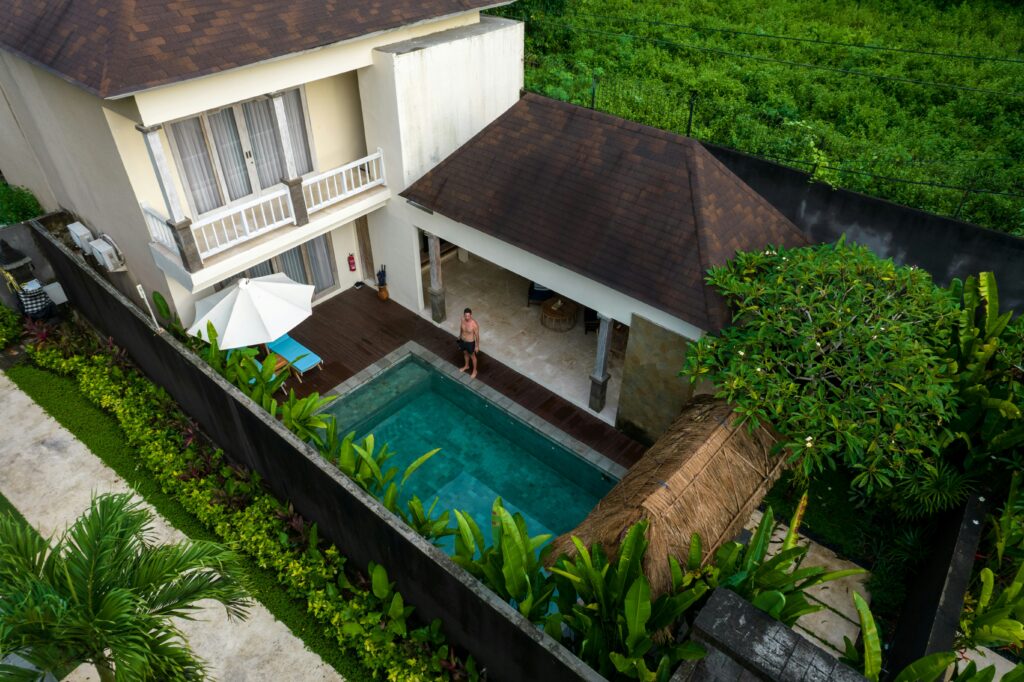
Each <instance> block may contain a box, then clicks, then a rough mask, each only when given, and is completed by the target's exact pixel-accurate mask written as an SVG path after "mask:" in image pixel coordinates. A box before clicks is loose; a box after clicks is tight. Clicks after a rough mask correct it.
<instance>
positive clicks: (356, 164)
mask: <svg viewBox="0 0 1024 682" xmlns="http://www.w3.org/2000/svg"><path fill="white" fill-rule="evenodd" d="M299 196H300V195H299V193H298V192H294V191H292V189H291V188H289V187H288V186H287V185H285V184H280V185H277V186H275V187H273V188H271V189H269V190H268V191H265V192H263V193H262V194H259V195H258V196H254V197H251V198H249V199H247V200H244V201H242V202H238V203H234V204H231V205H228V206H225V207H223V208H220V209H217V210H214V211H210V212H208V213H205V214H203V215H202V216H200V217H199V218H198V219H197V220H196V221H195V222H193V223H191V224H190V225H189V226H188V228H187V231H182V232H181V233H179V234H178V235H177V236H176V235H175V234H174V230H173V229H172V228H171V227H170V226H169V225H168V219H167V216H165V215H163V214H161V213H160V212H159V211H157V210H156V209H154V208H152V207H150V206H145V205H143V206H142V210H143V215H144V216H145V219H146V225H147V227H148V229H149V236H150V239H151V241H152V242H153V246H154V247H156V248H154V249H153V252H154V256H156V257H157V264H158V265H159V266H160V267H161V269H163V270H164V271H165V272H167V273H168V274H171V275H174V276H176V278H177V279H179V280H181V281H182V283H183V284H185V285H186V286H187V287H188V288H189V289H194V288H195V287H198V286H200V283H201V282H204V281H205V280H207V279H209V278H210V277H212V276H219V275H220V272H221V271H226V270H230V269H231V264H230V263H229V264H227V265H225V263H226V262H228V261H238V262H241V260H243V259H244V255H243V254H244V252H246V251H248V250H249V249H250V247H256V246H257V245H263V244H268V242H277V241H281V242H282V243H285V241H287V240H289V238H290V237H292V238H302V239H303V240H305V239H307V238H312V237H313V236H316V235H315V231H317V230H319V231H320V232H322V231H324V228H325V227H327V226H328V225H333V226H334V227H336V226H337V225H340V224H343V223H344V222H348V221H350V220H353V219H355V218H357V217H359V216H360V215H365V213H366V212H368V211H369V210H373V209H375V208H377V207H378V206H379V204H381V203H382V202H383V201H384V200H386V198H387V196H390V194H389V193H387V191H386V180H385V175H384V154H383V152H382V151H381V150H379V149H378V150H377V151H376V152H374V153H373V154H370V155H368V156H365V157H363V158H361V159H356V160H355V161H352V162H350V163H347V164H345V165H343V166H339V167H338V168H333V169H331V170H328V171H325V172H323V173H317V174H315V175H310V176H308V177H306V178H303V179H302V183H301V201H302V206H300V207H298V208H299V211H296V206H295V205H294V202H295V200H296V199H297V198H298V197H299ZM363 199H373V200H372V201H369V202H366V201H362V200H363ZM297 214H298V215H299V216H302V217H308V222H307V221H306V220H301V221H297V220H296V215H297ZM300 231H301V232H300ZM305 232H310V234H309V235H305V234H304V233H305ZM295 233H298V234H295ZM278 237H280V238H281V239H277V238H278ZM176 238H177V239H183V238H184V239H190V240H191V241H192V244H186V248H190V247H191V246H192V245H193V244H194V246H195V251H196V252H197V253H198V255H199V259H200V260H201V268H195V269H194V270H195V271H194V272H193V271H191V270H190V271H188V273H187V275H188V282H186V281H184V277H183V272H178V271H179V270H180V271H184V270H185V269H186V268H184V267H183V261H184V259H182V257H181V252H180V249H179V248H178V243H177V241H176ZM235 264H237V263H235ZM173 266H177V267H176V268H175V267H173ZM215 266H216V267H215ZM214 267H215V272H211V273H207V274H205V275H203V274H200V273H201V271H205V270H208V269H211V268H214ZM172 270H174V272H172ZM225 276H226V275H225Z"/></svg>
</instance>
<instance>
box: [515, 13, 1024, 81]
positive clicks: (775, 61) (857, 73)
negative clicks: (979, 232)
mask: <svg viewBox="0 0 1024 682" xmlns="http://www.w3.org/2000/svg"><path fill="white" fill-rule="evenodd" d="M530 21H536V20H535V19H531V20H530ZM559 25H560V26H562V27H564V28H567V29H569V30H570V31H577V32H580V33H592V34H595V35H604V36H608V37H611V38H634V39H636V40H646V41H647V42H650V43H657V44H661V45H668V46H671V47H677V48H681V49H684V50H697V51H699V52H710V53H713V54H721V55H726V56H729V57H740V58H741V59H753V60H755V61H759V62H767V63H770V64H782V65H784V66H799V67H802V68H805V69H817V70H819V71H829V72H832V73H841V74H844V75H848V76H860V77H862V78H874V79H877V80H887V81H894V82H897V83H911V84H914V85H924V86H929V87H935V88H946V89H949V90H960V91H964V92H978V93H982V94H986V95H999V96H1004V97H1024V92H1015V91H1006V92H1004V91H1000V90H989V89H987V88H972V87H970V86H967V85H954V84H952V83H937V82H934V81H922V80H917V79H916V78H902V77H900V76H884V75H882V74H877V73H870V72H867V71H856V70H853V69H841V68H839V67H836V66H822V65H820V64H807V63H804V62H794V61H791V60H788V59H774V58H772V57H762V56H760V55H754V54H747V53H745V52H733V51H731V50H723V49H721V48H716V47H703V46H700V45H690V44H688V43H679V42H675V41H672V40H665V39H663V38H649V37H647V36H638V35H636V34H634V33H612V32H610V31H602V30H600V29H594V28H582V27H579V26H571V25H569V24H559Z"/></svg>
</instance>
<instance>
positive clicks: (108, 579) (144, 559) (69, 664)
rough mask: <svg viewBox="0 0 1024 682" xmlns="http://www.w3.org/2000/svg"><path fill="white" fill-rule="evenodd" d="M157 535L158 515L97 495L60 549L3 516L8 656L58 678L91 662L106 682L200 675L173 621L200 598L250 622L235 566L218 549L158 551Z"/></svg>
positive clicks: (1, 564)
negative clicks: (155, 529)
mask: <svg viewBox="0 0 1024 682" xmlns="http://www.w3.org/2000/svg"><path fill="white" fill-rule="evenodd" d="M152 533H153V515H152V514H151V513H150V512H149V510H148V509H146V508H145V507H143V506H141V505H140V504H139V503H137V502H134V501H132V499H131V496H130V495H103V496H100V497H94V498H93V500H92V503H91V504H90V507H89V509H88V510H87V511H86V512H85V513H84V514H82V516H80V517H79V518H78V519H77V520H76V521H75V522H74V523H72V524H71V526H70V527H68V529H67V530H65V531H64V533H63V534H61V535H60V537H58V538H57V539H56V540H55V541H51V540H46V539H44V538H42V537H40V536H39V535H38V534H37V533H36V532H35V530H33V529H32V528H31V527H29V526H28V525H27V524H26V523H25V522H24V521H23V520H21V519H15V518H14V517H13V516H10V515H5V516H2V517H0V594H3V597H4V598H3V599H0V627H3V628H4V631H5V640H6V645H5V646H6V648H7V652H8V653H11V652H13V653H17V654H19V655H20V656H22V657H23V658H25V659H26V660H28V661H29V662H30V663H32V664H33V665H35V666H36V667H37V668H39V669H41V670H46V671H57V672H58V673H66V672H68V671H70V670H73V669H74V668H76V667H78V665H80V664H82V663H91V664H92V665H94V666H95V667H96V670H97V672H98V673H99V677H100V679H101V680H113V679H115V675H116V676H117V677H118V678H120V679H140V680H141V679H167V680H169V679H198V678H202V677H204V672H205V666H204V664H203V662H202V661H201V660H200V659H198V658H196V657H195V655H193V653H192V651H191V650H190V649H189V647H188V644H187V642H186V641H185V638H184V636H183V635H182V633H181V631H180V630H179V629H178V628H177V626H175V624H174V623H173V621H172V620H171V619H172V618H191V617H193V616H194V614H195V613H196V612H197V611H198V610H199V608H200V606H199V605H198V602H199V601H201V600H204V599H212V600H214V601H217V602H219V603H221V604H223V605H224V607H225V609H226V610H227V614H228V616H229V618H232V619H235V618H245V617H246V615H247V607H248V596H247V593H246V588H245V584H244V579H243V576H242V573H241V569H240V567H239V565H238V559H237V557H236V556H235V555H234V554H233V553H232V552H231V551H230V550H228V549H227V548H226V547H223V546H221V545H218V544H216V543H212V542H203V541H184V542H179V543H175V544H167V545H160V546H157V545H154V544H153V543H152V537H153V536H152Z"/></svg>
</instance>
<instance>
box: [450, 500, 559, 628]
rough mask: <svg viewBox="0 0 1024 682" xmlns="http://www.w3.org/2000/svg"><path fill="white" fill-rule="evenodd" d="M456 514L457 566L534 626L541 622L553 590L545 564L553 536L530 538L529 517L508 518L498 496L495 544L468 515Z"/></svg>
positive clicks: (493, 524) (493, 519)
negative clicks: (527, 523) (488, 541)
mask: <svg viewBox="0 0 1024 682" xmlns="http://www.w3.org/2000/svg"><path fill="white" fill-rule="evenodd" d="M454 514H455V521H456V533H455V554H453V555H452V559H453V560H454V561H455V563H457V564H458V565H459V566H462V567H463V568H464V569H466V570H467V571H469V573H470V574H472V575H473V576H474V577H476V578H477V579H479V580H480V582H482V583H483V584H484V585H487V587H489V588H491V590H492V591H493V592H494V593H495V594H497V595H498V596H499V597H501V598H502V599H504V600H505V601H507V602H510V603H511V604H512V605H513V606H514V607H516V609H518V610H519V612H520V613H521V614H523V615H524V616H526V617H527V618H529V619H530V620H531V621H532V622H534V623H540V622H543V620H544V618H545V617H546V616H547V614H548V611H549V610H550V606H551V597H552V595H553V594H554V591H555V586H554V585H553V584H552V583H551V581H550V580H549V579H548V576H547V574H546V571H545V570H544V560H545V559H546V558H547V555H548V554H549V553H550V550H551V546H550V545H546V544H545V543H547V541H548V540H550V539H551V536H550V535H537V536H535V537H530V534H529V533H528V532H527V528H526V519H524V518H523V515H522V514H520V513H518V512H516V513H515V514H510V513H509V512H508V510H507V509H505V507H504V505H503V504H502V502H501V498H500V497H499V498H496V499H495V500H494V505H493V506H492V508H491V536H492V538H493V539H494V542H493V544H491V545H487V544H486V542H485V541H484V534H483V532H482V531H481V530H480V526H478V525H477V523H476V521H475V520H474V519H473V517H472V516H471V515H470V514H469V513H467V512H465V511H460V510H458V509H456V510H455V512H454ZM478 554H479V556H478Z"/></svg>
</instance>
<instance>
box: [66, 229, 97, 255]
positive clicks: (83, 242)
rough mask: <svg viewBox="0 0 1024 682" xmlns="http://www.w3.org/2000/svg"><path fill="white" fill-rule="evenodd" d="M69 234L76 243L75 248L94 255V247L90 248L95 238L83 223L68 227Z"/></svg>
mask: <svg viewBox="0 0 1024 682" xmlns="http://www.w3.org/2000/svg"><path fill="white" fill-rule="evenodd" d="M68 232H69V233H71V239H72V240H73V241H74V242H75V246H77V247H78V248H80V249H81V250H82V251H85V252H86V253H92V247H90V246H89V242H91V241H92V239H93V237H92V232H90V231H89V228H88V227H86V226H85V225H83V224H82V223H71V224H70V225H68Z"/></svg>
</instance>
